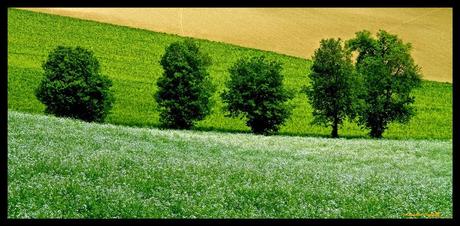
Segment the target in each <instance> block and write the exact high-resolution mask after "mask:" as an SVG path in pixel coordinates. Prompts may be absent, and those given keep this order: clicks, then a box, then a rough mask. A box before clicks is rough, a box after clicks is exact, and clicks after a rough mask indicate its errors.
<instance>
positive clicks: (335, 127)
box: [331, 120, 339, 138]
mask: <svg viewBox="0 0 460 226" xmlns="http://www.w3.org/2000/svg"><path fill="white" fill-rule="evenodd" d="M337 121H338V120H334V122H333V123H332V133H331V136H332V138H337V137H339V131H338V129H339V128H338V127H339V125H338V124H339V123H338V122H337Z"/></svg>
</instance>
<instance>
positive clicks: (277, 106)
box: [221, 56, 292, 135]
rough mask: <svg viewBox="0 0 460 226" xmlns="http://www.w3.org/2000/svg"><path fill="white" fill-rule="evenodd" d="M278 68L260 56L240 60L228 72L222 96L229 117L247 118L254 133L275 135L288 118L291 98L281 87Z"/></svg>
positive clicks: (281, 81)
mask: <svg viewBox="0 0 460 226" xmlns="http://www.w3.org/2000/svg"><path fill="white" fill-rule="evenodd" d="M281 70H282V67H281V64H280V63H278V62H276V61H268V60H266V59H265V58H264V57H263V56H260V57H253V58H250V59H240V60H239V61H237V62H236V63H235V64H234V65H233V66H232V67H231V68H230V70H229V71H230V81H229V82H228V83H227V90H226V91H224V92H223V93H222V95H221V97H222V99H223V102H224V103H225V104H226V106H225V108H226V110H227V111H228V112H229V116H231V117H238V116H241V117H246V119H247V122H246V125H248V126H249V127H251V130H252V132H253V133H256V134H265V135H269V134H272V133H276V132H277V131H278V130H279V127H280V126H281V125H282V124H284V122H285V121H286V119H287V118H288V117H289V116H290V114H291V110H292V107H291V106H288V105H287V101H288V100H289V99H291V98H292V94H291V93H289V92H288V91H287V90H286V89H285V88H284V87H283V75H282V74H281Z"/></svg>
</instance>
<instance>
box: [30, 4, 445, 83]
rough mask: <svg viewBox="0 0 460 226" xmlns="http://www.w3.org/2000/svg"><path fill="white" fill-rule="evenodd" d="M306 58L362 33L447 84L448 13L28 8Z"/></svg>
mask: <svg viewBox="0 0 460 226" xmlns="http://www.w3.org/2000/svg"><path fill="white" fill-rule="evenodd" d="M28 9H29V10H33V11H40V12H46V13H51V14H58V15H63V16H71V17H77V18H83V19H90V20H95V21H100V22H105V23H112V24H119V25H125V26H130V27H137V28H143V29H147V30H152V31H159V32H165V33H172V34H177V35H181V36H188V37H195V38H200V39H209V40H213V41H220V42H226V43H232V44H236V45H240V46H245V47H251V48H257V49H263V50H270V51H275V52H279V53H283V54H286V55H292V56H298V57H302V58H310V57H311V55H312V54H313V52H314V50H315V49H316V48H318V47H319V41H320V40H321V39H322V38H331V37H334V38H336V37H340V38H342V39H348V38H351V37H353V36H354V33H355V32H356V31H360V30H363V29H367V30H370V31H371V32H373V33H375V32H377V31H378V30H379V29H384V30H387V31H388V32H390V33H394V34H397V35H398V36H399V37H401V38H402V39H403V40H404V41H405V42H410V43H412V46H413V52H412V53H413V56H414V59H415V61H416V63H417V64H419V65H420V66H421V67H422V73H423V77H424V79H427V80H435V81H442V82H452V41H453V40H452V9H451V8H34V9H32V8H28Z"/></svg>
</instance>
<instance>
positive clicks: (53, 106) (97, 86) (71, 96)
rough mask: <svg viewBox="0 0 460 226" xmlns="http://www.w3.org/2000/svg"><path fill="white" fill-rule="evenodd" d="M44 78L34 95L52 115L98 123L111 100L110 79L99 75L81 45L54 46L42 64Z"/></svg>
mask: <svg viewBox="0 0 460 226" xmlns="http://www.w3.org/2000/svg"><path fill="white" fill-rule="evenodd" d="M42 67H43V70H44V75H45V76H44V78H43V80H42V81H41V83H40V85H39V86H38V88H37V89H36V91H35V96H36V97H37V99H38V100H39V101H41V102H42V103H43V104H44V105H46V108H45V112H46V113H50V114H54V115H56V116H63V117H71V118H77V119H81V120H84V121H96V122H102V121H104V119H105V117H106V116H107V114H108V113H109V111H110V109H112V104H113V102H114V98H113V94H112V91H111V90H110V87H111V86H112V82H111V81H110V79H109V78H108V77H106V76H104V75H101V74H100V71H99V70H100V66H99V62H98V60H97V59H96V58H95V57H94V55H93V53H92V52H91V51H89V50H86V49H83V48H81V47H76V48H72V47H63V46H58V47H57V48H56V49H54V50H53V51H51V52H50V54H49V56H48V59H47V61H46V62H45V63H44V64H43V65H42Z"/></svg>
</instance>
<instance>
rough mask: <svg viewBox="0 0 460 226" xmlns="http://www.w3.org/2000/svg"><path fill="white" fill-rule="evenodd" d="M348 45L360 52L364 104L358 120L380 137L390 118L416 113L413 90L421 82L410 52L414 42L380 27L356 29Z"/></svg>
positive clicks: (401, 120) (396, 119) (407, 117)
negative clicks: (375, 30)
mask: <svg viewBox="0 0 460 226" xmlns="http://www.w3.org/2000/svg"><path fill="white" fill-rule="evenodd" d="M347 46H348V47H349V48H350V49H351V50H353V51H356V52H357V53H358V57H357V61H356V68H357V70H358V72H359V73H360V74H361V75H362V76H363V80H364V87H363V88H364V89H363V91H364V92H363V96H362V99H363V100H364V105H363V108H362V109H361V111H360V112H359V121H358V123H359V124H360V125H361V126H363V127H366V128H368V129H370V134H369V135H370V136H371V137H374V138H381V137H382V134H383V132H384V131H385V130H386V129H387V128H388V124H389V123H390V122H399V123H407V122H408V121H409V120H410V118H411V117H412V116H413V115H414V114H415V110H414V108H413V106H412V103H414V100H415V99H414V97H413V96H412V95H411V91H412V90H413V89H414V88H415V87H418V86H419V85H420V83H421V74H420V67H419V66H418V65H416V64H415V63H414V60H413V59H412V57H411V55H410V50H411V44H410V43H403V41H402V40H401V39H399V38H398V37H397V36H396V35H392V34H389V33H388V32H386V31H383V30H380V31H379V32H378V33H377V39H374V38H373V37H371V33H370V32H369V31H361V32H357V33H356V37H355V38H354V39H351V40H348V41H347Z"/></svg>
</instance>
